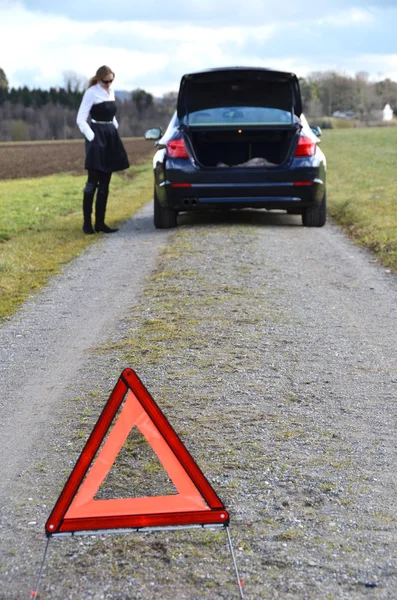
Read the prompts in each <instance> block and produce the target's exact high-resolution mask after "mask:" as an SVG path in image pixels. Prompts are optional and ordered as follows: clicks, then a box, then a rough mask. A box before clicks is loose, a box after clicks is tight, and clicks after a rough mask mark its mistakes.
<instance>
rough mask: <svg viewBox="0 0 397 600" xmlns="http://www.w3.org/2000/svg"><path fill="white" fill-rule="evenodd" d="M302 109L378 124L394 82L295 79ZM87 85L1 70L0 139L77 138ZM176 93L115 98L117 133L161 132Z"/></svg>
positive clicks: (314, 116) (396, 97)
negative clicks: (38, 85) (26, 78)
mask: <svg viewBox="0 0 397 600" xmlns="http://www.w3.org/2000/svg"><path fill="white" fill-rule="evenodd" d="M299 82H300V87H301V93H302V102H303V110H304V112H305V114H306V115H307V116H308V118H309V119H311V121H312V122H317V123H318V124H323V125H324V124H325V122H322V120H324V118H327V117H331V116H332V115H334V114H338V113H340V114H344V115H346V116H350V117H354V118H357V119H358V120H359V121H360V122H362V123H364V124H365V123H369V122H370V121H375V122H376V121H379V120H380V119H381V118H382V117H381V111H382V109H383V107H384V106H385V104H390V105H391V106H392V108H393V110H395V111H396V114H397V83H396V82H394V81H392V80H390V79H384V80H382V81H377V82H371V81H370V80H369V76H368V74H367V73H363V72H361V73H357V74H356V75H355V76H354V77H351V76H348V75H345V74H342V73H338V72H335V71H327V72H314V73H311V74H310V75H309V76H308V77H306V78H300V79H299ZM86 85H87V82H86V81H85V80H83V79H82V78H81V77H79V76H78V75H77V74H75V73H73V72H67V73H64V85H63V87H58V88H50V89H49V90H41V89H29V88H28V87H27V86H24V87H19V88H14V87H11V88H10V86H9V84H8V80H7V76H6V74H5V72H4V71H3V69H1V68H0V141H30V140H51V139H55V140H59V139H75V138H81V133H80V131H79V129H78V127H77V125H76V113H77V110H78V107H79V105H80V102H81V99H82V97H83V93H84V90H85V88H86ZM176 99H177V94H176V92H169V93H167V94H164V95H163V96H162V97H161V98H154V97H153V95H152V94H149V93H147V92H146V91H145V90H142V89H139V88H138V89H136V90H133V91H132V92H129V93H127V92H124V93H123V94H122V96H121V97H119V98H118V97H116V103H117V118H118V120H119V123H120V135H121V136H123V137H134V136H142V135H143V133H144V132H145V130H146V129H148V128H149V127H153V126H160V127H163V129H164V128H165V127H166V126H167V124H168V121H169V119H170V117H171V115H172V113H173V111H174V110H175V107H176Z"/></svg>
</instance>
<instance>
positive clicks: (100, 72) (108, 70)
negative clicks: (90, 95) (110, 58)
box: [88, 65, 115, 88]
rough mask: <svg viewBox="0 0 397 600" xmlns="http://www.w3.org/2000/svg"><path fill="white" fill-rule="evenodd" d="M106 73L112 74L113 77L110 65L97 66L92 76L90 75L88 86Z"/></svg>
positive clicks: (105, 75) (106, 74) (94, 83)
mask: <svg viewBox="0 0 397 600" xmlns="http://www.w3.org/2000/svg"><path fill="white" fill-rule="evenodd" d="M108 75H113V77H114V76H115V75H114V73H113V71H112V69H111V68H110V67H107V66H106V65H103V67H99V69H98V71H97V72H96V73H95V75H94V77H91V79H90V80H89V82H88V87H89V88H90V87H92V86H93V85H96V84H97V83H98V81H100V80H101V79H103V78H104V77H107V76H108Z"/></svg>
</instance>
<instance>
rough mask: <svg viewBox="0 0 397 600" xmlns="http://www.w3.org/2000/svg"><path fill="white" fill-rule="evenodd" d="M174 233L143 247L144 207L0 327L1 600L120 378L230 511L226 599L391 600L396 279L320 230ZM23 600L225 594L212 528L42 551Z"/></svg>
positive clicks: (294, 222)
mask: <svg viewBox="0 0 397 600" xmlns="http://www.w3.org/2000/svg"><path fill="white" fill-rule="evenodd" d="M179 218H180V227H179V228H178V229H177V230H176V231H175V232H173V231H171V232H159V231H157V232H156V231H154V230H153V226H152V216H151V208H150V207H146V208H145V209H144V211H142V212H141V213H140V214H139V215H138V216H136V217H135V218H134V219H133V220H132V221H130V222H128V223H126V224H125V225H124V227H123V228H122V230H121V232H120V234H118V235H115V236H109V238H106V239H105V238H104V239H101V240H100V241H99V243H98V244H97V245H96V246H95V247H93V248H91V249H89V250H88V251H87V252H86V253H85V254H83V255H82V256H81V257H80V258H78V259H77V260H75V261H74V262H73V263H72V264H71V265H70V266H68V267H66V268H65V271H64V273H63V274H62V275H61V276H59V277H57V278H56V279H54V280H53V282H52V283H51V284H50V285H49V286H48V287H47V288H46V289H45V290H44V292H43V293H42V294H40V295H38V296H37V297H36V298H32V299H31V300H30V301H29V302H28V303H27V305H26V306H25V307H24V309H23V310H22V311H21V312H20V313H19V314H18V315H17V316H16V317H15V319H12V320H11V321H10V322H9V323H6V324H4V325H3V326H2V328H1V333H0V336H1V347H0V361H1V404H0V410H1V422H0V456H1V460H2V477H1V483H0V511H1V527H2V532H1V536H0V557H1V558H0V577H1V583H0V598H4V599H6V598H7V599H14V598H15V599H17V598H18V599H19V598H24V597H28V596H29V593H30V589H31V588H32V587H33V586H34V583H35V578H36V575H37V572H38V568H39V564H40V560H41V556H42V552H43V550H44V543H45V537H44V535H43V528H44V523H45V521H46V519H47V517H48V515H49V512H50V510H51V508H52V506H53V504H54V502H55V500H56V498H57V496H58V494H59V493H60V491H61V489H62V485H63V484H64V482H65V480H66V478H67V476H68V474H69V473H70V470H71V468H72V467H73V464H74V462H75V460H76V458H77V456H78V454H79V452H80V450H81V448H82V446H83V444H84V442H85V440H86V439H87V436H88V434H89V432H90V431H91V428H92V426H93V424H94V423H95V421H96V419H97V418H98V416H99V412H100V410H101V408H102V407H103V405H104V403H105V401H106V399H107V397H108V394H109V391H110V390H111V389H112V387H113V385H114V384H115V382H116V380H117V378H118V376H119V374H120V372H121V371H122V369H123V368H125V367H132V368H134V369H135V370H136V371H137V372H138V374H139V375H140V377H141V378H142V379H143V381H144V382H145V384H146V385H147V387H148V389H149V390H150V391H151V392H152V394H153V396H154V398H155V399H156V400H157V401H158V403H159V405H160V406H161V407H162V409H163V410H164V411H165V413H166V415H167V417H168V418H169V420H170V421H171V423H172V425H173V426H174V428H175V429H176V431H177V432H178V433H179V435H180V436H181V439H182V440H183V441H184V443H185V444H186V445H187V447H188V448H189V450H190V451H191V453H192V454H193V456H194V457H195V458H196V460H197V462H198V463H199V465H200V467H201V468H202V470H203V471H204V473H205V474H206V476H207V477H208V479H209V480H210V481H211V483H212V484H213V485H214V487H215V489H216V491H217V492H218V494H219V495H220V497H221V498H222V499H223V500H224V502H225V504H226V506H227V507H228V509H229V511H230V514H231V528H230V531H231V534H232V539H233V540H234V543H235V550H236V556H237V562H238V565H239V568H240V572H241V576H242V578H243V579H244V582H245V583H244V594H245V598H246V599H251V600H254V599H255V600H256V599H258V598H266V599H283V600H285V599H288V600H289V599H291V600H292V599H294V600H304V599H310V600H316V599H318V600H324V599H336V598H338V599H349V600H351V599H353V600H354V599H361V598H371V599H372V598H375V599H393V598H395V597H396V589H397V546H396V541H397V526H396V523H397V520H396V519H397V512H396V509H397V501H396V464H397V463H396V461H397V451H396V443H395V437H396V419H397V417H396V415H397V413H396V393H397V344H396V341H397V280H396V277H395V276H394V275H392V274H391V273H388V272H387V270H386V269H385V268H384V267H382V266H381V265H379V264H378V263H377V262H375V260H374V258H373V256H372V255H371V254H370V253H368V252H366V251H363V250H361V249H359V248H357V247H355V246H354V245H353V244H352V243H351V242H350V241H349V240H348V239H347V238H346V237H345V236H344V235H343V234H342V233H341V232H340V231H339V230H338V229H337V228H336V227H334V226H333V225H327V226H326V227H325V228H323V229H307V228H303V227H302V226H301V225H300V220H299V218H298V217H293V216H287V215H283V216H280V215H275V214H273V215H270V214H266V213H255V212H253V211H244V212H242V213H235V212H229V213H219V214H214V215H211V216H206V217H199V216H189V217H188V216H182V217H179ZM137 471H138V469H135V471H134V469H132V472H131V474H130V475H129V476H128V477H126V478H124V479H125V480H124V482H123V485H124V486H126V489H127V488H128V485H130V484H131V482H132V480H133V478H134V477H135V476H140V475H141V473H137ZM123 473H124V472H123V469H122V468H121V467H120V469H119V472H118V474H117V473H116V474H115V479H116V480H117V478H118V475H119V478H120V477H123ZM146 475H147V476H148V477H149V478H150V477H151V475H153V477H154V476H155V471H154V470H152V471H151V472H148V473H146ZM123 490H124V488H123ZM123 490H122V493H123ZM153 493H154V494H156V493H159V492H156V491H154V492H153ZM41 589H42V595H41V597H42V598H43V599H49V598H51V599H58V598H59V599H62V600H66V599H68V600H77V599H82V598H84V599H87V600H88V599H95V600H99V599H102V598H103V599H104V598H106V599H112V600H116V599H120V600H121V599H123V600H124V599H127V598H140V599H144V600H146V599H151V600H153V599H158V600H160V599H161V600H165V599H167V598H173V599H177V600H184V599H189V600H192V599H194V600H195V599H197V600H198V599H205V600H206V599H208V600H209V599H211V600H214V599H221V598H222V599H232V598H238V597H239V595H238V590H237V586H236V585H235V581H234V574H233V568H232V562H231V558H230V555H229V554H228V549H227V544H226V538H225V537H224V536H223V532H218V533H216V532H215V533H214V532H184V533H181V532H167V533H151V534H130V535H119V536H96V537H93V536H91V537H88V538H84V539H82V538H77V539H67V540H53V541H52V542H51V544H50V550H49V554H48V561H47V566H46V569H45V572H44V578H43V581H42V588H41Z"/></svg>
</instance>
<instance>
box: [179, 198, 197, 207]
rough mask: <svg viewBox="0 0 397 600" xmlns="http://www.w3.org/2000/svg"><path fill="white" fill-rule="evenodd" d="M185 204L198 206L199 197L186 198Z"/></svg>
mask: <svg viewBox="0 0 397 600" xmlns="http://www.w3.org/2000/svg"><path fill="white" fill-rule="evenodd" d="M183 204H184V205H185V206H196V205H197V204H198V200H197V198H184V199H183Z"/></svg>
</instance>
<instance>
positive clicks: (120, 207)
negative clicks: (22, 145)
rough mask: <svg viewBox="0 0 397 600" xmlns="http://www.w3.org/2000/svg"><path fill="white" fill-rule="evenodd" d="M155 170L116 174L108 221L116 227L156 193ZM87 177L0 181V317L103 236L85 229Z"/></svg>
mask: <svg viewBox="0 0 397 600" xmlns="http://www.w3.org/2000/svg"><path fill="white" fill-rule="evenodd" d="M152 179H153V173H152V166H151V164H150V163H145V164H143V165H139V166H136V167H131V168H130V169H129V170H128V172H127V176H126V175H125V174H123V175H118V174H114V175H113V177H112V181H111V184H110V185H111V189H110V195H109V204H108V211H107V218H106V222H107V223H108V224H109V225H110V226H115V225H117V224H119V223H120V222H122V221H124V220H126V219H128V218H129V217H131V216H132V215H133V214H134V213H136V212H137V211H138V210H139V209H140V208H141V207H142V206H143V205H144V204H145V203H146V202H147V201H148V200H150V198H151V194H152ZM85 181H86V177H85V176H81V177H80V176H78V177H76V176H73V175H67V174H62V175H52V176H49V177H41V178H34V179H17V180H5V181H0V198H1V201H0V318H4V317H6V316H9V315H11V314H12V313H13V312H14V311H15V310H16V309H17V308H18V307H19V306H20V305H21V304H22V303H23V302H24V301H25V300H26V299H27V298H28V296H29V295H30V294H31V293H32V292H33V291H36V290H38V289H39V288H40V287H42V286H43V284H45V282H46V281H47V280H48V278H49V277H50V276H52V275H54V274H56V273H59V272H60V271H61V270H62V265H64V264H65V263H67V262H68V261H70V260H71V259H72V258H74V257H75V256H77V255H78V254H79V253H80V252H81V251H82V250H83V249H84V248H86V247H87V246H89V245H91V244H93V243H95V242H96V241H97V240H98V239H99V238H100V236H99V235H90V236H86V235H84V234H83V232H82V230H81V225H82V209H81V206H82V196H83V192H82V190H83V188H84V185H85Z"/></svg>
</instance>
